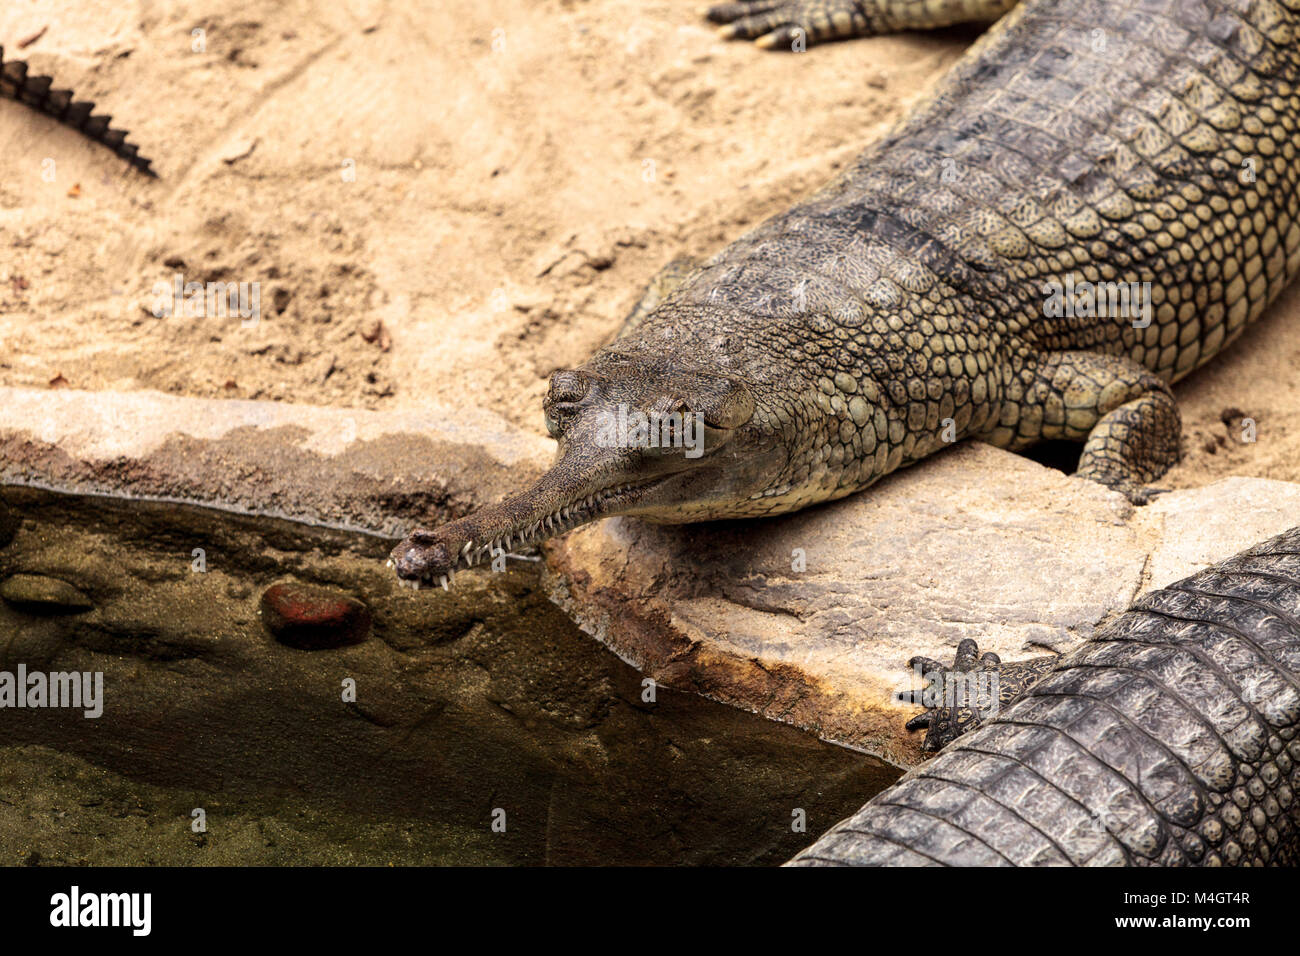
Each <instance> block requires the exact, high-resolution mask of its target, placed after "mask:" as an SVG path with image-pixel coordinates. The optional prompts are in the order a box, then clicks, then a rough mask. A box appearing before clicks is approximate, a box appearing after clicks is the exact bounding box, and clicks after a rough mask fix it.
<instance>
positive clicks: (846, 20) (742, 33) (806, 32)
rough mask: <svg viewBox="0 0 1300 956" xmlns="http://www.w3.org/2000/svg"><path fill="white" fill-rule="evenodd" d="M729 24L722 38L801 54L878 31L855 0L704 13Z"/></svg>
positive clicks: (751, 3) (744, 5) (752, 3)
mask: <svg viewBox="0 0 1300 956" xmlns="http://www.w3.org/2000/svg"><path fill="white" fill-rule="evenodd" d="M701 12H702V13H703V14H704V16H705V17H707V18H708V19H709V20H711V21H712V22H714V23H722V24H726V26H724V27H722V28H721V29H720V30H719V31H718V35H719V36H721V37H723V38H725V39H728V40H733V39H735V40H753V41H754V43H755V45H756V46H760V47H762V48H763V49H765V50H793V51H796V52H798V51H800V50H803V49H806V48H807V47H810V46H812V45H813V44H815V43H825V42H826V41H827V40H847V39H849V38H851V37H860V36H868V35H870V34H872V33H874V32H875V31H874V30H873V29H872V27H871V24H870V23H869V21H868V20H867V17H866V14H865V13H864V12H863V8H862V4H860V3H858V2H855V0H742V2H739V3H720V4H716V5H715V6H711V7H706V8H705V9H703V10H702V11H701Z"/></svg>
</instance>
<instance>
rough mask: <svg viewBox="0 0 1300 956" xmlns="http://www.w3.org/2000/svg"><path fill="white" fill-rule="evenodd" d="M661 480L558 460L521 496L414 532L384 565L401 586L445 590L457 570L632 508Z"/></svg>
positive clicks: (654, 476) (657, 477)
mask: <svg viewBox="0 0 1300 956" xmlns="http://www.w3.org/2000/svg"><path fill="white" fill-rule="evenodd" d="M663 477H664V476H663V475H653V476H645V477H642V478H637V479H633V478H629V477H626V474H625V473H624V472H622V471H616V472H614V473H612V474H610V473H608V472H605V473H596V474H593V473H592V472H591V471H590V470H589V469H579V468H577V467H575V466H574V464H573V463H571V462H566V460H564V459H561V460H560V461H559V462H557V464H556V465H555V467H553V468H552V469H551V470H550V471H548V472H547V473H546V474H545V475H543V476H542V478H541V479H540V480H539V481H538V482H537V484H535V485H534V486H533V487H532V488H530V489H529V490H528V491H525V492H523V493H522V494H518V495H512V496H511V497H509V498H506V499H505V500H504V501H501V502H499V503H498V504H495V505H489V506H487V507H485V508H481V509H479V510H478V511H476V512H474V513H473V514H471V515H468V516H466V517H464V518H461V519H459V520H457V521H452V522H450V523H448V524H445V525H442V526H441V527H439V528H435V529H433V530H428V529H424V528H417V529H416V530H415V531H413V532H412V533H411V534H410V535H409V536H408V537H407V538H406V539H405V540H403V541H402V542H401V543H400V544H398V545H397V547H395V548H394V549H393V551H392V555H391V556H390V559H389V563H390V564H391V565H392V566H393V568H394V569H395V570H396V571H397V576H398V578H399V579H400V580H401V582H402V583H403V585H405V586H406V587H413V588H419V587H422V586H431V585H435V584H441V585H442V586H443V587H444V588H445V587H447V586H448V585H449V584H450V582H451V580H452V577H453V576H454V575H455V573H456V571H458V570H460V569H461V568H466V567H472V566H473V565H475V564H478V563H479V562H480V561H484V560H491V559H492V558H494V557H495V556H496V555H497V554H500V553H507V552H509V551H511V550H513V549H514V548H516V547H528V546H531V545H535V544H537V543H539V542H541V541H544V540H545V539H547V538H550V537H553V536H555V535H559V534H564V533H565V532H566V531H570V530H572V529H573V528H576V527H578V526H579V525H581V524H586V523H587V522H588V521H592V520H594V519H596V518H601V517H605V516H606V515H611V514H619V513H621V512H624V511H627V510H629V509H631V508H633V507H635V505H636V502H637V501H638V500H639V498H640V497H641V496H642V495H643V494H644V493H645V492H646V491H647V490H648V489H649V488H650V487H652V486H653V485H654V484H656V483H657V482H658V481H659V480H661V479H662V478H663Z"/></svg>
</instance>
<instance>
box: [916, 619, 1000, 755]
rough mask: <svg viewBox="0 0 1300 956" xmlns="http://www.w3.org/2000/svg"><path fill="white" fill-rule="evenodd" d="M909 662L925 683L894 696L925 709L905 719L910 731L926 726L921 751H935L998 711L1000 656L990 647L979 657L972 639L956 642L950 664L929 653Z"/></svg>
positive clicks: (977, 647)
mask: <svg viewBox="0 0 1300 956" xmlns="http://www.w3.org/2000/svg"><path fill="white" fill-rule="evenodd" d="M907 666H908V667H910V668H911V669H912V671H913V673H914V674H916V675H917V676H918V677H920V678H921V679H923V680H924V681H925V686H924V687H923V688H922V689H920V690H906V691H900V692H899V693H898V694H897V696H896V699H897V700H899V701H902V702H903V703H905V704H920V705H921V706H922V707H924V708H925V712H924V713H922V714H918V715H917V716H915V717H913V718H912V719H911V720H909V721H908V722H907V729H908V730H920V729H922V728H925V731H926V733H925V740H924V741H923V742H922V744H921V750H922V751H924V752H925V753H937V752H938V751H940V750H942V749H943V748H944V747H945V746H946V745H947V744H949V743H951V742H952V741H954V740H956V739H957V738H958V737H960V736H961V735H962V734H964V733H966V732H968V731H971V730H974V729H975V728H976V727H978V726H979V725H980V724H981V723H982V722H983V721H984V720H985V719H987V718H988V717H991V716H993V715H995V714H996V713H997V708H998V701H999V695H998V689H999V684H1000V682H1001V675H1000V671H1001V668H1002V659H1001V658H1000V657H998V655H996V654H994V653H993V652H992V651H990V652H989V653H987V654H984V655H983V656H981V655H980V652H979V646H978V645H977V644H976V643H975V642H974V641H973V640H971V639H970V638H966V639H965V640H963V641H962V642H961V643H960V644H958V645H957V656H956V657H955V658H954V659H953V663H952V666H951V667H947V666H945V665H943V664H941V663H940V662H939V661H936V660H932V659H931V658H929V657H913V658H912V659H911V660H910V661H908V662H907Z"/></svg>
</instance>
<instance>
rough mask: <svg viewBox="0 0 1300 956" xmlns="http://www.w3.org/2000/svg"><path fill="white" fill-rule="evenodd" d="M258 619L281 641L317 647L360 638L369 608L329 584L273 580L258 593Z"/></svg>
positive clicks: (366, 627)
mask: <svg viewBox="0 0 1300 956" xmlns="http://www.w3.org/2000/svg"><path fill="white" fill-rule="evenodd" d="M262 623H263V624H265V625H266V629H267V630H268V631H270V632H271V634H272V635H274V636H275V639H276V640H277V641H279V642H280V643H281V644H286V645H288V646H289V647H296V648H299V649H300V650H305V651H319V650H326V649H328V648H331V647H344V646H346V645H348V644H360V643H361V642H362V641H364V640H365V639H366V635H367V634H368V633H369V632H370V608H368V607H366V606H365V605H364V604H363V603H361V602H360V601H358V600H357V599H356V598H354V597H351V596H349V595H347V594H344V593H343V592H342V591H335V590H333V589H331V588H321V587H314V586H312V585H310V584H292V583H289V584H273V585H271V586H270V587H269V588H267V589H266V591H265V592H263V594H262Z"/></svg>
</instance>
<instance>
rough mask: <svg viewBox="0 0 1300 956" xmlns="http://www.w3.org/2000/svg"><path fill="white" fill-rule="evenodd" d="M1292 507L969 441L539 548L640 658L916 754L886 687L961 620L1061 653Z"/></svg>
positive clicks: (1007, 640) (1297, 490) (950, 637)
mask: <svg viewBox="0 0 1300 956" xmlns="http://www.w3.org/2000/svg"><path fill="white" fill-rule="evenodd" d="M1297 521H1300V485H1294V484H1290V483H1287V482H1280V481H1268V480H1264V479H1244V478H1234V479H1228V480H1225V481H1221V482H1218V483H1216V484H1214V485H1212V486H1209V487H1207V488H1203V489H1197V490H1191V491H1177V492H1171V493H1169V494H1166V495H1163V496H1161V497H1159V498H1158V499H1157V500H1156V502H1155V503H1154V504H1152V505H1149V506H1147V507H1145V508H1134V507H1133V506H1132V505H1130V504H1129V503H1128V502H1127V501H1126V500H1125V499H1123V498H1122V497H1121V496H1120V495H1118V494H1116V493H1114V492H1111V491H1108V490H1107V489H1104V488H1102V487H1101V486H1099V485H1096V484H1094V483H1091V482H1087V481H1084V480H1082V479H1078V478H1073V477H1070V476H1067V475H1064V474H1062V473H1060V472H1058V471H1055V470H1052V469H1049V468H1046V467H1043V466H1042V465H1039V464H1037V463H1036V462H1033V461H1031V460H1029V459H1026V458H1023V457H1021V456H1018V455H1014V454H1010V453H1008V452H1004V451H1000V450H998V449H995V448H992V447H990V446H988V445H981V444H978V443H970V444H964V445H960V446H958V447H955V448H953V449H952V450H950V451H948V452H945V453H944V454H941V455H939V456H936V457H935V458H933V459H930V460H928V461H926V462H923V463H921V464H920V465H917V466H915V467H914V468H911V469H908V470H906V471H904V472H900V473H899V474H897V475H894V476H891V477H890V478H889V479H887V480H886V481H884V482H882V483H880V484H879V485H877V486H875V487H873V488H871V489H869V490H868V491H866V492H864V493H862V494H859V495H855V496H852V497H850V498H847V499H844V500H842V501H839V502H834V503H832V504H829V505H825V506H822V507H819V508H814V509H811V510H808V511H804V512H800V513H796V514H793V515H788V516H784V517H780V518H775V519H769V520H767V521H754V522H747V523H719V524H712V525H694V526H655V525H650V524H647V523H644V522H641V521H636V520H632V519H611V520H608V521H605V522H603V523H600V524H596V525H592V526H588V527H585V528H582V529H579V530H577V531H575V532H573V533H571V534H570V535H569V536H567V537H566V538H564V539H561V540H560V541H558V542H555V543H552V544H551V545H549V546H548V548H547V550H548V563H549V566H550V569H551V575H550V586H551V592H552V599H553V600H555V601H556V602H557V603H559V604H561V606H563V607H564V608H565V609H566V610H567V611H568V613H569V614H570V616H572V617H573V618H574V619H575V620H577V621H578V623H579V624H580V625H581V626H582V627H583V628H584V629H585V630H587V631H588V632H589V633H591V634H593V635H595V636H596V637H597V638H598V639H599V640H601V641H602V642H604V643H605V644H606V645H608V646H609V647H610V648H612V649H613V650H614V651H615V652H616V653H618V654H619V655H620V656H621V657H623V658H624V659H625V660H627V661H629V662H630V663H632V664H633V665H634V666H636V667H638V668H640V669H641V670H643V671H644V672H646V673H647V674H649V675H651V676H653V677H655V678H656V679H658V680H660V681H662V682H664V683H666V684H668V685H670V686H674V687H687V688H690V689H692V690H695V691H697V692H699V693H702V694H705V695H707V696H709V697H713V698H716V699H719V700H723V701H726V702H728V703H731V704H734V705H736V706H739V707H744V708H746V709H749V710H753V711H756V712H759V713H762V714H765V715H767V716H768V717H771V718H774V719H777V720H782V721H786V722H789V723H792V724H795V725H797V726H800V727H803V728H805V729H808V730H810V731H813V732H814V733H816V734H818V735H819V736H821V737H822V738H824V739H827V740H832V741H836V742H838V743H842V744H845V745H848V746H851V747H855V748H860V749H864V750H868V751H870V752H872V753H877V754H880V755H882V756H884V757H886V758H888V759H890V760H893V761H895V762H897V763H900V764H903V765H912V764H914V763H916V762H918V760H919V759H920V753H919V743H920V739H919V738H920V735H919V734H908V733H907V732H905V731H904V729H903V724H904V722H905V721H906V719H907V718H908V717H909V716H911V715H912V714H914V713H916V708H915V707H914V706H911V705H905V704H900V703H897V702H895V701H894V700H893V692H894V691H896V690H897V689H900V688H904V687H909V686H912V675H911V672H910V671H908V670H907V669H906V666H905V665H906V662H907V660H908V659H909V658H910V657H912V656H913V655H916V654H922V655H925V656H927V657H934V658H938V659H941V660H945V659H951V657H952V655H953V653H954V651H955V649H956V646H957V643H958V642H959V641H960V640H962V639H963V638H966V637H972V638H975V639H976V641H978V643H979V645H980V648H981V650H984V651H995V652H997V653H998V654H999V655H1001V656H1002V658H1003V659H1004V660H1015V659H1017V658H1023V657H1026V656H1032V655H1033V654H1035V653H1045V652H1063V651H1065V650H1068V649H1070V648H1072V647H1073V646H1075V645H1076V644H1078V643H1079V642H1081V641H1083V640H1086V639H1087V638H1089V637H1090V636H1091V635H1092V633H1093V632H1094V631H1095V630H1096V628H1097V627H1098V626H1099V625H1101V624H1103V623H1104V622H1105V621H1106V620H1108V619H1109V618H1110V617H1111V616H1113V615H1114V614H1115V613H1117V612H1118V611H1121V610H1122V609H1123V608H1124V607H1126V606H1127V605H1128V603H1129V602H1130V601H1131V600H1132V598H1133V597H1134V596H1136V595H1137V594H1138V593H1140V592H1141V591H1143V590H1146V589H1147V588H1149V587H1151V586H1160V585H1163V584H1167V583H1169V582H1170V581H1172V580H1176V579H1177V578H1180V577H1183V576H1185V575H1187V574H1190V573H1192V572H1193V571H1195V570H1197V569H1199V568H1201V567H1204V566H1206V565H1208V564H1211V563H1214V562H1216V561H1219V560H1222V559H1223V558H1225V557H1228V556H1229V555H1231V554H1233V553H1235V552H1237V551H1239V550H1241V549H1242V548H1243V547H1245V546H1246V545H1248V544H1252V543H1254V542H1256V541H1258V540H1261V539H1263V538H1265V537H1268V536H1270V535H1273V534H1276V533H1278V532H1280V531H1282V530H1284V529H1286V528H1288V527H1291V526H1293V525H1294V524H1296V523H1297ZM801 558H802V561H801V560H800V559H801ZM918 686H919V685H918Z"/></svg>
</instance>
